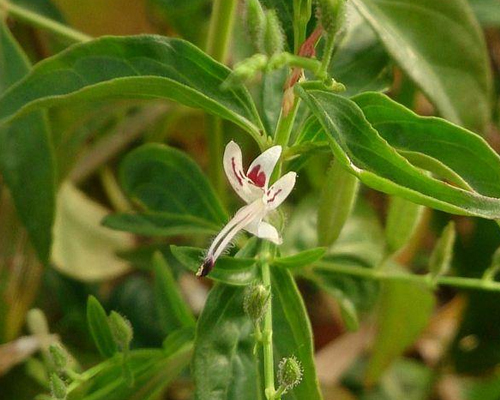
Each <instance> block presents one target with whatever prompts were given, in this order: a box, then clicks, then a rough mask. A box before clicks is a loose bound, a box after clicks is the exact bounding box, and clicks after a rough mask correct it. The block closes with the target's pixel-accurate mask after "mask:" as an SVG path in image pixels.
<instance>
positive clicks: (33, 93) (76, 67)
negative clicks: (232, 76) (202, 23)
mask: <svg viewBox="0 0 500 400" xmlns="http://www.w3.org/2000/svg"><path fill="white" fill-rule="evenodd" d="M229 73H230V70H229V69H228V68H226V67H224V66H223V65H222V64H219V63H217V62H216V61H214V60H213V59H212V58H210V57H209V56H207V55H206V54H205V53H203V52H202V51H201V50H199V49H198V48H197V47H195V46H194V45H192V44H190V43H189V42H186V41H183V40H180V39H175V38H165V37H161V36H152V35H140V36H128V37H103V38H100V39H96V40H93V41H89V42H86V43H83V44H78V45H75V46H72V47H71V48H69V49H67V50H66V51H63V52H61V53H59V54H57V55H55V56H53V57H50V58H48V59H46V60H44V61H43V62H41V63H39V64H37V66H36V67H35V68H33V71H32V72H31V73H30V74H29V75H28V76H27V77H26V78H24V79H23V80H22V81H21V82H19V83H18V84H17V85H16V86H15V87H13V88H12V89H11V90H10V91H8V92H7V93H6V94H5V95H4V96H3V97H2V98H0V110H1V111H0V123H1V122H5V121H6V120H9V119H11V118H13V117H15V116H17V115H19V114H20V113H25V112H27V111H28V110H34V109H40V108H41V107H49V106H55V105H59V104H66V103H67V102H69V101H71V102H81V101H92V100H96V99H111V98H142V99H158V98H162V99H169V100H174V101H177V102H179V103H181V104H184V105H186V106H190V107H196V108H201V109H203V110H205V111H207V112H209V113H211V114H214V115H217V116H219V117H221V118H224V119H228V120H230V121H232V122H234V123H235V124H237V125H239V126H240V127H241V128H243V129H245V130H246V131H248V132H249V133H251V134H252V135H253V136H254V138H256V139H257V140H259V141H260V138H261V129H262V123H261V121H260V119H259V116H258V114H257V111H256V109H255V105H254V103H253V101H252V99H251V97H250V95H249V93H248V92H247V91H246V90H245V89H244V88H243V87H238V88H234V89H231V90H228V91H221V90H220V85H221V84H222V82H224V81H225V80H226V78H227V77H228V75H229Z"/></svg>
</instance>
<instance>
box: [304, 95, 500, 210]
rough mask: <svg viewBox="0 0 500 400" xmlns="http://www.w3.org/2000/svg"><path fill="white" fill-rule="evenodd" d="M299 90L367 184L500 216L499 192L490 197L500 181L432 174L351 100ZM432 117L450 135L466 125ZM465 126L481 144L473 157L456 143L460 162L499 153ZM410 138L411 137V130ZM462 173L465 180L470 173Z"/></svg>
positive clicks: (499, 171)
mask: <svg viewBox="0 0 500 400" xmlns="http://www.w3.org/2000/svg"><path fill="white" fill-rule="evenodd" d="M297 90H298V92H299V94H300V96H301V97H302V98H303V99H304V100H305V102H306V103H307V105H308V107H309V108H310V109H311V111H312V112H313V113H314V115H315V116H316V118H318V120H319V121H320V123H321V125H322V128H323V129H324V130H325V131H326V132H327V133H328V134H329V138H330V146H331V148H332V151H333V152H334V154H335V156H336V157H337V159H338V160H339V162H341V163H342V164H343V165H344V167H345V168H347V169H348V170H350V171H351V172H352V173H353V174H354V175H356V176H357V177H358V178H359V179H360V180H361V181H362V182H363V183H365V184H366V185H367V186H370V187H372V188H374V189H377V190H380V191H382V192H385V193H388V194H393V195H398V196H401V197H403V198H406V199H408V200H411V201H413V202H415V203H418V204H423V205H426V206H429V207H433V208H436V209H438V210H442V211H445V212H449V213H453V214H460V215H474V216H479V217H483V218H489V219H498V218H500V199H499V198H498V197H500V193H498V194H496V195H495V196H498V197H492V195H493V190H492V189H491V188H492V187H495V186H496V185H498V181H497V182H496V183H495V182H491V183H490V184H488V182H486V181H487V178H485V177H483V178H479V177H476V178H479V181H480V182H481V188H485V187H487V186H489V189H488V190H486V191H485V190H482V191H469V190H464V189H462V188H459V187H455V186H452V185H450V184H448V183H446V182H442V181H440V180H438V179H436V178H434V177H429V176H427V175H426V173H424V172H423V171H422V170H420V169H419V168H417V167H415V166H413V165H412V164H410V162H409V161H408V160H407V159H406V158H404V157H403V156H402V155H400V154H399V153H398V152H397V151H396V149H395V148H394V147H391V146H390V145H389V143H388V142H387V141H386V140H384V138H382V137H381V136H380V135H379V133H378V132H377V131H376V130H375V129H374V128H373V126H372V125H371V124H370V123H369V121H368V120H367V119H366V117H365V116H364V114H363V111H362V110H361V109H360V108H359V106H358V105H357V104H356V103H354V102H353V101H351V100H349V99H346V98H343V97H341V96H338V95H335V94H333V93H329V92H325V91H321V90H314V89H309V90H305V89H303V88H301V87H300V86H299V87H298V89H297ZM431 121H434V123H436V124H437V125H438V128H436V130H437V129H439V127H442V126H447V127H448V128H449V129H448V131H447V133H448V135H450V134H452V132H461V131H463V130H461V129H460V128H458V127H456V126H454V125H452V124H448V123H446V122H442V121H441V120H431ZM416 122H418V120H416ZM463 132H465V134H464V135H463V136H464V137H465V136H467V138H468V139H469V140H468V142H470V144H471V145H474V146H475V147H477V148H478V149H479V150H478V152H477V153H476V152H475V153H474V159H472V160H471V157H470V152H469V151H468V150H469V149H468V148H458V149H456V150H455V154H457V157H458V156H459V157H460V162H462V163H463V162H464V159H467V160H468V163H472V164H474V163H476V162H477V163H479V162H480V161H481V160H480V158H481V157H483V158H485V159H487V160H492V158H494V157H495V153H494V152H493V151H492V150H491V149H490V150H488V149H489V147H488V146H487V145H486V143H485V142H484V141H482V140H481V138H480V137H478V136H477V135H474V134H473V133H471V132H468V131H463ZM406 140H408V141H409V142H410V141H411V139H408V137H407V136H406ZM416 140H418V139H416ZM448 140H449V142H450V143H453V139H452V138H451V136H448ZM441 150H442V145H441ZM443 153H446V152H444V151H441V154H443ZM436 157H437V155H436ZM443 157H446V156H443ZM428 158H429V159H430V158H432V156H428ZM483 162H485V161H484V160H483ZM450 163H451V161H450ZM493 165H494V166H495V168H496V171H494V172H493V173H491V172H490V171H488V174H496V175H498V174H500V169H499V168H498V166H499V165H500V161H499V159H498V157H496V159H494V160H493ZM459 176H460V177H461V178H462V179H464V180H465V178H466V176H461V175H459ZM468 183H469V185H470V186H471V187H473V186H472V184H476V188H477V187H478V186H477V182H476V181H475V180H474V181H471V182H468ZM495 193H496V192H495Z"/></svg>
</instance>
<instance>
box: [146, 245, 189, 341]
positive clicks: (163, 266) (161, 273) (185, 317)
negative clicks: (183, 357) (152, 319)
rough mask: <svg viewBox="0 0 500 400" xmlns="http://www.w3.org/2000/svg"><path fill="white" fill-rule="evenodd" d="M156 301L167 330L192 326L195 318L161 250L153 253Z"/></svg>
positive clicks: (162, 322)
mask: <svg viewBox="0 0 500 400" xmlns="http://www.w3.org/2000/svg"><path fill="white" fill-rule="evenodd" d="M153 270H154V276H155V286H154V288H155V301H156V307H157V310H158V316H159V319H160V323H161V325H162V328H163V329H164V331H165V332H171V331H172V330H175V329H177V328H183V327H188V326H192V325H194V324H195V319H194V317H193V314H192V313H191V310H190V309H189V308H188V306H187V304H186V302H185V300H184V299H183V298H182V295H181V293H180V292H179V288H178V287H177V282H176V281H175V279H174V277H173V275H172V272H171V271H170V266H169V265H168V264H167V262H166V260H165V258H163V256H162V254H161V253H160V252H156V253H155V254H154V255H153Z"/></svg>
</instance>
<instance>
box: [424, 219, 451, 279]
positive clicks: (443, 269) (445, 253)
mask: <svg viewBox="0 0 500 400" xmlns="http://www.w3.org/2000/svg"><path fill="white" fill-rule="evenodd" d="M455 237H456V232H455V223H454V222H453V221H451V222H449V223H448V225H446V227H445V228H444V229H443V232H442V233H441V236H440V237H439V240H438V241H437V243H436V246H435V247H434V250H433V251H432V254H431V257H430V259H429V272H430V273H431V275H432V276H434V277H436V276H439V275H444V274H446V273H447V272H448V270H449V269H450V266H451V260H452V258H453V245H454V244H455Z"/></svg>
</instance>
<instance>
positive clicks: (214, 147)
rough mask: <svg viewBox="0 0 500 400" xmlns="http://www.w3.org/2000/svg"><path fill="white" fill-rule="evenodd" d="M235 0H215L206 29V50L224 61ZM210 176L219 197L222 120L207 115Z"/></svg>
mask: <svg viewBox="0 0 500 400" xmlns="http://www.w3.org/2000/svg"><path fill="white" fill-rule="evenodd" d="M236 5H237V0H215V1H214V5H213V8H212V17H211V20H210V27H209V30H208V39H207V46H206V50H207V53H208V54H209V55H211V56H212V57H213V58H214V59H215V60H217V61H220V62H222V63H224V62H225V61H226V57H227V53H228V47H229V41H230V39H231V32H232V30H233V25H234V17H235V14H236ZM207 125H208V126H207V129H208V132H209V136H208V138H209V139H208V142H209V145H208V151H209V157H210V160H209V167H210V178H211V181H212V183H213V185H214V187H215V189H216V191H217V193H218V194H219V195H220V196H221V197H225V196H224V189H225V186H224V171H223V169H222V157H223V142H224V135H223V133H224V132H223V129H222V121H221V119H220V118H218V117H214V116H208V117H207Z"/></svg>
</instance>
